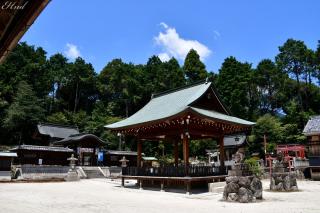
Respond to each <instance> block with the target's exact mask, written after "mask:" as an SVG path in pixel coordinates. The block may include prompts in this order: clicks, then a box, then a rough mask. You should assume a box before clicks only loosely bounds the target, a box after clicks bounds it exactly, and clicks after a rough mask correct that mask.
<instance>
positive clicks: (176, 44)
mask: <svg viewBox="0 0 320 213" xmlns="http://www.w3.org/2000/svg"><path fill="white" fill-rule="evenodd" d="M319 11H320V1H317V0H313V1H311V0H310V1H307V0H306V1H301V0H300V1H298V0H283V1H280V0H268V1H266V0H260V1H257V0H242V1H239V0H233V1H231V0H224V1H222V0H221V1H216V0H197V1H196V0H184V1H182V0H181V1H180V0H171V1H170V0H162V1H150V0H136V1H133V0H107V1H106V0H95V1H85V0H77V1H71V0H67V1H66V0H52V1H51V2H50V3H49V5H48V6H47V8H46V9H45V10H44V11H43V12H42V14H41V15H40V16H39V17H38V19H37V20H36V21H35V23H34V24H33V25H32V26H31V28H30V29H29V30H28V31H27V33H26V34H25V35H24V37H23V38H22V39H21V41H27V42H28V43H29V44H32V45H36V46H42V47H43V48H44V49H45V50H46V51H47V52H48V56H50V55H52V54H54V53H56V52H61V53H63V54H64V55H66V56H67V57H68V58H70V60H73V58H74V57H75V56H77V55H80V56H81V57H83V58H84V59H85V60H86V61H87V62H90V63H92V64H93V66H94V68H95V70H96V72H100V71H101V69H102V68H103V67H104V66H105V65H106V64H107V63H108V62H109V61H111V60H112V59H114V58H122V59H123V60H124V61H125V62H133V63H135V64H138V63H146V61H147V60H148V58H149V57H150V56H152V55H159V56H161V58H162V59H163V60H166V59H167V58H168V57H171V56H175V57H176V58H177V59H179V62H180V64H182V63H183V58H184V56H185V54H186V53H187V52H188V50H189V49H190V48H194V49H196V50H198V52H199V53H200V55H201V58H202V59H203V61H204V63H205V64H206V66H207V69H208V70H209V71H217V70H218V69H219V68H220V66H221V64H222V62H223V60H224V59H225V58H226V57H228V56H231V55H232V56H235V57H236V58H237V59H238V60H240V61H248V62H250V63H253V65H254V66H255V65H256V64H257V63H258V62H259V61H260V60H261V59H264V58H271V59H274V56H275V55H276V54H277V53H278V46H280V45H282V44H283V43H284V42H285V41H286V40H287V39H288V38H294V39H299V40H303V41H305V43H306V44H307V45H308V47H309V48H312V49H315V48H316V46H317V41H318V40H320V27H319V20H320V12H319Z"/></svg>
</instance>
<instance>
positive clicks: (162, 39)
mask: <svg viewBox="0 0 320 213" xmlns="http://www.w3.org/2000/svg"><path fill="white" fill-rule="evenodd" d="M160 25H161V26H162V27H163V28H164V29H165V32H160V33H159V35H158V36H156V37H155V38H154V39H155V41H156V43H157V44H158V45H159V46H161V48H162V49H163V51H164V52H163V53H160V54H159V57H163V58H164V59H166V58H171V57H172V56H173V57H175V58H178V59H181V60H184V59H185V57H186V55H187V54H188V52H189V51H190V49H194V50H196V51H197V52H198V54H199V55H200V58H201V60H204V59H205V58H207V57H208V56H209V55H210V53H211V50H210V49H209V48H208V47H207V46H205V45H204V44H201V43H200V42H199V41H197V40H187V39H184V38H181V37H180V36H179V34H178V33H177V31H176V29H175V28H173V27H169V26H168V25H167V24H166V23H164V22H161V23H160ZM160 55H161V56H160ZM161 60H162V59H161Z"/></svg>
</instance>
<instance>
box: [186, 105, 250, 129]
mask: <svg viewBox="0 0 320 213" xmlns="http://www.w3.org/2000/svg"><path fill="white" fill-rule="evenodd" d="M190 108H191V109H192V110H194V111H195V112H197V113H199V114H201V115H203V116H206V117H209V118H215V119H217V120H221V121H227V122H230V123H234V124H240V125H248V126H251V125H254V124H255V123H254V122H251V121H247V120H244V119H241V118H237V117H233V116H230V115H226V114H222V113H220V112H216V111H213V110H206V109H200V108H196V107H190Z"/></svg>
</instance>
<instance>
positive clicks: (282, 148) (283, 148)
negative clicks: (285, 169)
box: [277, 144, 306, 158]
mask: <svg viewBox="0 0 320 213" xmlns="http://www.w3.org/2000/svg"><path fill="white" fill-rule="evenodd" d="M289 152H294V153H295V155H294V156H291V155H290V153H289ZM277 153H283V155H284V157H285V158H286V157H288V156H290V157H298V158H305V157H306V156H305V147H304V146H303V145H297V144H287V145H277Z"/></svg>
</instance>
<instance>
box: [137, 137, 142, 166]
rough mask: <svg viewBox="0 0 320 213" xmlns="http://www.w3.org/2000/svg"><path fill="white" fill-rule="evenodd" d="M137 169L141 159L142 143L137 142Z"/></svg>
mask: <svg viewBox="0 0 320 213" xmlns="http://www.w3.org/2000/svg"><path fill="white" fill-rule="evenodd" d="M137 154H138V156H137V167H138V168H139V167H141V159H142V143H141V141H138V144H137Z"/></svg>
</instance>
